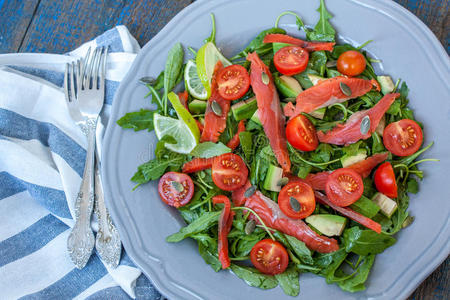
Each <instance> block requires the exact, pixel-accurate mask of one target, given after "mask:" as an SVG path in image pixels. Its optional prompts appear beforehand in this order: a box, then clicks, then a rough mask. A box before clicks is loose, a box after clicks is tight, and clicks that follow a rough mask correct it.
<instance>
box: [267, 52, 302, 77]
mask: <svg viewBox="0 0 450 300" xmlns="http://www.w3.org/2000/svg"><path fill="white" fill-rule="evenodd" d="M308 61H309V54H308V52H307V51H306V50H305V49H303V48H301V47H298V46H287V47H283V48H281V49H280V50H278V51H277V52H276V53H275V55H274V57H273V63H274V64H275V68H276V69H277V70H278V71H279V72H280V73H281V74H284V75H287V76H291V75H295V74H298V73H301V72H303V71H304V70H305V69H306V67H307V66H308Z"/></svg>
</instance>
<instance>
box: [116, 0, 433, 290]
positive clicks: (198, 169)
mask: <svg viewBox="0 0 450 300" xmlns="http://www.w3.org/2000/svg"><path fill="white" fill-rule="evenodd" d="M317 11H318V12H319V14H320V17H319V21H318V23H317V24H316V25H315V26H314V27H309V26H305V24H304V23H303V22H302V20H301V19H300V17H299V16H297V15H296V14H295V13H293V12H284V13H283V14H281V15H280V16H279V17H278V18H277V19H276V22H275V26H274V27H273V28H269V29H267V30H264V31H262V32H260V33H259V34H258V35H256V36H255V38H254V39H253V40H252V41H251V42H250V43H249V44H248V46H247V47H246V48H245V49H243V50H242V51H241V52H239V53H237V54H236V55H234V56H233V57H226V56H224V55H223V54H222V53H221V52H220V50H219V48H218V47H217V46H216V28H215V20H214V16H213V15H211V19H212V25H213V26H212V33H211V35H210V36H209V37H208V38H207V39H206V40H205V43H204V44H203V45H202V46H201V47H200V48H199V49H198V50H194V49H193V48H191V47H187V48H186V50H185V49H184V48H183V47H182V45H181V44H179V43H178V44H175V45H174V46H173V48H172V49H170V50H169V52H168V55H167V61H166V65H165V69H164V70H163V71H162V72H161V73H160V74H159V76H158V77H157V78H152V77H144V78H141V82H142V83H143V84H145V85H146V86H147V87H148V89H149V92H148V95H147V96H149V97H151V103H152V104H153V105H154V106H155V108H154V110H147V109H141V110H140V111H136V112H130V113H127V114H126V115H125V116H123V117H122V118H121V119H119V120H118V121H117V124H118V125H120V126H121V127H123V128H130V129H134V130H135V131H139V130H148V131H149V132H150V131H155V134H156V136H157V138H158V142H157V144H156V148H155V156H154V158H153V159H151V160H150V161H148V162H146V163H144V164H142V165H140V166H139V167H138V169H137V172H136V173H135V174H134V176H133V177H132V178H131V180H132V181H133V182H135V183H136V187H135V188H137V187H138V186H139V185H141V184H145V183H147V182H149V181H152V180H159V183H158V192H159V196H160V198H161V200H162V201H163V202H164V203H166V204H167V205H169V206H173V207H175V208H177V209H178V211H179V213H180V214H181V216H182V217H183V219H184V220H185V222H186V226H185V227H183V228H181V229H180V231H179V232H176V233H174V234H172V235H170V236H169V237H167V242H169V243H175V242H179V241H181V240H183V239H186V238H191V239H194V240H196V241H197V243H198V250H199V253H200V255H201V256H202V257H203V259H204V260H205V262H206V263H207V264H209V265H210V266H211V267H212V268H213V269H214V270H215V271H216V272H218V271H220V270H223V269H230V270H231V271H232V272H233V273H234V274H235V275H236V276H238V277H239V278H241V279H243V280H244V281H245V282H246V283H247V284H249V285H251V286H254V287H259V288H262V289H272V288H275V287H276V286H278V285H279V286H280V287H281V288H282V289H283V291H284V292H285V293H286V294H288V295H291V296H296V295H298V294H299V291H300V284H299V276H300V274H301V273H307V272H310V273H314V274H317V275H319V276H322V277H324V278H325V280H326V282H327V283H330V284H331V283H335V284H337V285H338V286H339V287H340V288H341V289H342V290H345V291H349V292H357V291H361V290H364V289H365V285H364V284H365V282H366V280H367V278H368V276H369V272H370V270H371V268H372V266H373V264H374V262H375V256H376V255H377V254H379V253H382V252H383V251H384V250H385V249H387V248H388V247H391V246H393V245H394V244H395V243H396V238H395V234H396V233H397V232H399V231H400V230H401V229H403V228H405V227H407V226H409V225H411V223H412V222H413V221H414V217H413V216H411V215H410V213H409V212H408V205H409V196H408V193H413V194H415V193H418V191H419V182H420V181H421V180H422V179H423V177H424V173H423V172H422V171H421V170H420V169H419V164H421V163H422V162H426V161H436V160H435V159H421V160H419V159H418V157H419V156H420V155H421V154H422V153H423V152H425V151H426V150H427V149H429V148H430V147H431V146H432V143H431V144H429V145H427V146H425V147H423V130H422V128H423V125H422V124H421V123H420V122H418V121H416V119H415V117H414V113H413V111H412V110H411V109H410V108H409V107H408V103H409V99H408V86H407V85H406V83H405V82H402V81H401V80H400V79H398V80H396V81H393V80H392V78H391V77H390V76H388V75H377V74H376V73H375V71H374V68H373V66H372V64H375V63H379V62H380V61H377V60H374V59H372V58H370V57H369V55H368V54H367V52H366V51H364V47H365V46H366V45H367V44H369V43H370V42H372V41H368V42H366V43H364V44H363V45H360V46H354V45H350V44H337V43H336V32H335V29H334V28H333V26H332V25H331V23H330V19H331V17H332V16H331V14H330V13H329V12H328V11H327V10H326V8H325V4H324V1H323V0H320V6H319V8H318V10H317ZM285 15H292V16H294V17H295V19H296V24H297V25H298V30H299V32H298V35H299V36H300V35H302V34H303V36H305V34H306V38H304V39H301V38H299V37H296V36H295V35H296V34H293V35H290V34H287V33H286V31H285V30H284V29H282V28H279V27H278V23H279V20H280V18H281V17H283V16H285ZM185 51H186V53H185ZM188 56H189V57H191V58H190V59H185V58H186V57H188ZM151 200H152V201H154V200H155V199H151Z"/></svg>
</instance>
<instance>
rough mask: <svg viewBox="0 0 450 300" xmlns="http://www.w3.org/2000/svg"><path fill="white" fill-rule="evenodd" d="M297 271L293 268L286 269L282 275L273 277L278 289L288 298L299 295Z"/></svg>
mask: <svg viewBox="0 0 450 300" xmlns="http://www.w3.org/2000/svg"><path fill="white" fill-rule="evenodd" d="M298 275H299V273H298V271H297V270H296V268H295V267H294V266H291V267H289V268H287V269H286V270H285V271H284V272H283V273H281V274H278V275H275V278H276V279H277V280H278V283H279V284H280V287H281V288H282V289H283V291H284V292H285V293H286V294H287V295H289V296H293V297H295V296H298V294H299V293H300V283H299V281H298Z"/></svg>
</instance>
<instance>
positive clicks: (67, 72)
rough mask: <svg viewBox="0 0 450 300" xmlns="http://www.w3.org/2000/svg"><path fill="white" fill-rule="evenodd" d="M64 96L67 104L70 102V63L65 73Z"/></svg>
mask: <svg viewBox="0 0 450 300" xmlns="http://www.w3.org/2000/svg"><path fill="white" fill-rule="evenodd" d="M64 96H65V98H66V102H70V99H69V63H67V64H66V71H65V72H64Z"/></svg>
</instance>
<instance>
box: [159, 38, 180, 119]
mask: <svg viewBox="0 0 450 300" xmlns="http://www.w3.org/2000/svg"><path fill="white" fill-rule="evenodd" d="M183 59H184V50H183V47H182V46H181V44H180V43H176V44H175V45H174V46H173V47H172V49H170V50H169V53H168V56H167V60H166V66H165V69H164V114H165V115H166V114H167V94H168V93H169V92H170V91H172V89H173V88H174V87H175V85H176V84H177V81H178V79H179V77H180V75H181V76H182V73H183V72H182V69H183Z"/></svg>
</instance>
